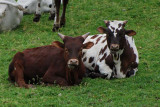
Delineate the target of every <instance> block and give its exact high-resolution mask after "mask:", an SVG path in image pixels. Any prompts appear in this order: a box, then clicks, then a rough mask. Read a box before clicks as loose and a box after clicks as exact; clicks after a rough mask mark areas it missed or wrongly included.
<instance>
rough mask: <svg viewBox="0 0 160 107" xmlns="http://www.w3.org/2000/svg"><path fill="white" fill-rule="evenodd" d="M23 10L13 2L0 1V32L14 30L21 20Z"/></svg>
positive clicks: (13, 0) (8, 0)
mask: <svg viewBox="0 0 160 107" xmlns="http://www.w3.org/2000/svg"><path fill="white" fill-rule="evenodd" d="M23 10H24V8H23V7H22V6H21V5H19V4H18V3H17V2H16V1H15V0H1V1H0V31H7V30H12V29H13V28H16V27H17V26H18V25H19V24H20V22H21V20H22V18H23Z"/></svg>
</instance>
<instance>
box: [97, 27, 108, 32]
mask: <svg viewBox="0 0 160 107" xmlns="http://www.w3.org/2000/svg"><path fill="white" fill-rule="evenodd" d="M97 30H98V31H99V33H105V32H106V29H105V28H104V27H102V26H100V27H98V28H97Z"/></svg>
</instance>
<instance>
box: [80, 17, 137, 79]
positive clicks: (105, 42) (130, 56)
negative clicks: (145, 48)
mask: <svg viewBox="0 0 160 107" xmlns="http://www.w3.org/2000/svg"><path fill="white" fill-rule="evenodd" d="M126 23H127V21H116V20H115V21H105V24H106V26H107V28H103V27H99V28H98V31H99V32H100V33H103V34H98V35H93V36H88V37H87V38H86V40H85V41H84V43H88V42H93V43H94V45H93V46H92V47H91V48H90V49H83V55H82V56H83V58H82V61H83V62H84V65H85V67H86V68H87V69H88V70H87V71H88V72H87V76H89V77H92V78H96V77H102V78H107V79H110V78H112V77H114V78H125V77H130V76H134V75H135V74H136V72H137V71H138V63H139V58H138V51H137V48H136V45H135V43H134V39H133V37H132V36H134V35H136V32H135V31H133V30H126V29H125V28H124V27H125V24H126Z"/></svg>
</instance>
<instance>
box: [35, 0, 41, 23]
mask: <svg viewBox="0 0 160 107" xmlns="http://www.w3.org/2000/svg"><path fill="white" fill-rule="evenodd" d="M41 1H42V0H37V5H36V13H35V16H34V19H33V21H34V22H39V20H40V18H41Z"/></svg>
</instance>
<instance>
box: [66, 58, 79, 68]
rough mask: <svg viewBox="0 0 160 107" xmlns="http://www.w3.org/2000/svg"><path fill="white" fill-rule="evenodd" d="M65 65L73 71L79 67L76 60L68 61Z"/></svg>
mask: <svg viewBox="0 0 160 107" xmlns="http://www.w3.org/2000/svg"><path fill="white" fill-rule="evenodd" d="M67 64H68V67H69V68H70V69H74V68H76V67H77V66H78V65H79V61H78V59H69V60H68V62H67Z"/></svg>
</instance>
